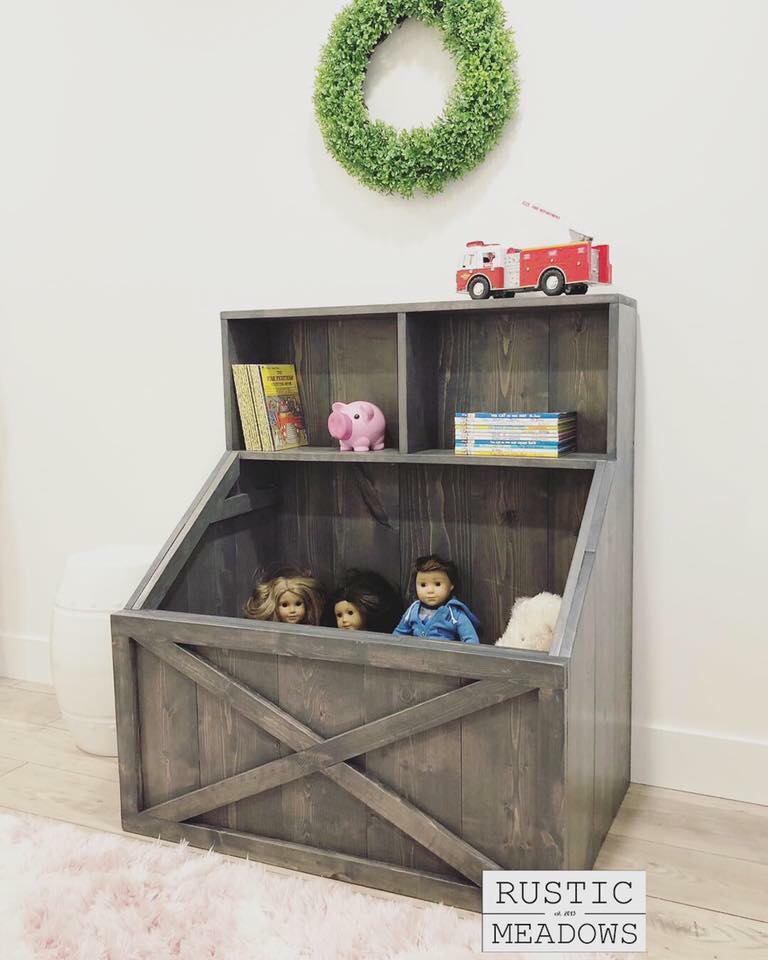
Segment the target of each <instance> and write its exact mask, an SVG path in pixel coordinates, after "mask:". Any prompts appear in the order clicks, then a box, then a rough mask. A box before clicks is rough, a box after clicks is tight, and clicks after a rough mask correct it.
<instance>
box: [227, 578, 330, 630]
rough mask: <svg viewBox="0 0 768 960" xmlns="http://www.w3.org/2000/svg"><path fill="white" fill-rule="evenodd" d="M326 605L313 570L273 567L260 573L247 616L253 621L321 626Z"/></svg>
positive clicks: (247, 608) (320, 586)
mask: <svg viewBox="0 0 768 960" xmlns="http://www.w3.org/2000/svg"><path fill="white" fill-rule="evenodd" d="M324 606H325V590H324V588H323V585H322V583H321V582H320V581H319V580H318V579H317V577H316V576H314V574H313V573H312V572H311V571H310V570H305V569H302V568H300V567H287V566H282V567H271V568H268V569H267V570H264V571H261V572H260V574H259V575H258V576H257V579H256V584H255V586H254V588H253V593H252V594H251V596H250V597H249V598H248V602H247V603H246V605H245V615H246V617H248V618H249V619H250V620H272V621H277V622H279V623H303V624H310V625H312V626H318V625H319V624H320V622H321V620H322V616H323V607H324Z"/></svg>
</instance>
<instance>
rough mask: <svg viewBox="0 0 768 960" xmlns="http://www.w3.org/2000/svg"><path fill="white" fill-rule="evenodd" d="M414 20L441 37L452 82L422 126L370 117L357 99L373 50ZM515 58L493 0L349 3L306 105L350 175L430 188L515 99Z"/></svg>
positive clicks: (476, 155)
mask: <svg viewBox="0 0 768 960" xmlns="http://www.w3.org/2000/svg"><path fill="white" fill-rule="evenodd" d="M409 17H414V18H416V19H418V20H421V21H422V22H424V23H426V24H428V25H429V26H432V27H436V28H437V29H438V30H439V31H440V32H441V34H442V37H443V43H444V45H445V48H446V49H447V50H448V52H449V53H450V54H452V56H453V57H454V59H455V61H456V72H457V80H456V83H455V85H454V87H453V89H452V91H451V93H450V95H449V97H448V100H447V101H446V104H445V107H444V109H443V112H442V114H441V115H440V117H438V119H437V120H436V121H435V123H434V124H433V125H432V126H431V127H428V128H426V129H425V128H424V127H414V128H413V129H411V130H397V129H395V127H393V126H391V125H390V124H388V123H385V122H383V121H381V120H376V121H373V120H371V118H370V116H369V115H368V108H367V106H366V104H365V99H364V96H363V84H364V82H365V74H366V71H367V69H368V62H369V61H370V58H371V54H372V53H373V51H374V49H375V47H376V46H377V44H378V43H380V42H381V41H382V40H383V39H385V38H386V37H387V36H389V34H390V33H392V31H393V30H394V29H395V27H396V26H398V25H399V24H400V23H402V21H403V20H406V19H408V18H409ZM516 58H517V54H516V51H515V46H514V43H513V41H512V36H511V33H510V31H509V30H508V29H507V28H506V23H505V17H504V8H503V7H502V5H501V3H500V2H499V0H353V2H352V3H350V4H349V6H347V7H345V8H344V10H342V11H341V13H340V14H339V15H338V17H337V18H336V20H335V21H334V23H333V26H332V27H331V33H330V36H329V38H328V41H327V43H326V44H325V46H324V47H323V51H322V53H321V56H320V63H319V65H318V68H317V79H316V82H315V97H314V100H315V111H316V114H317V119H318V122H319V124H320V129H321V131H322V134H323V138H324V140H325V144H326V147H327V148H328V151H329V152H330V153H331V154H332V156H334V157H335V158H336V160H338V162H339V163H340V164H341V165H342V166H343V167H344V169H345V170H347V171H348V172H349V173H351V174H352V176H354V177H357V179H358V180H360V181H361V182H362V183H364V184H365V185H366V186H368V187H371V188H372V189H374V190H379V191H381V192H382V193H398V194H401V195H402V196H404V197H410V196H412V195H413V192H414V190H416V189H419V190H423V191H424V193H426V194H435V193H439V192H440V191H441V190H442V189H443V187H444V186H445V185H446V183H448V182H449V181H450V180H455V179H457V178H458V177H462V176H464V174H465V173H468V172H469V171H470V170H472V169H473V168H474V167H476V166H477V165H478V164H479V163H480V162H481V161H482V160H483V159H484V158H485V156H486V154H487V153H488V152H489V150H490V149H491V148H492V147H493V146H494V144H495V143H496V141H497V140H498V139H499V137H500V135H501V131H502V130H503V128H504V124H505V123H506V122H507V120H508V119H509V118H510V116H511V115H512V113H513V111H514V109H515V106H516V104H517V78H516V75H515V72H514V63H515V60H516Z"/></svg>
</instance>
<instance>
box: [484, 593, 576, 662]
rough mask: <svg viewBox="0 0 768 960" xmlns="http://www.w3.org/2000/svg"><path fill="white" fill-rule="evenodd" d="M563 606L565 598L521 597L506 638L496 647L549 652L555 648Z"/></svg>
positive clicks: (542, 594) (545, 595) (556, 596)
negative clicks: (553, 640)
mask: <svg viewBox="0 0 768 960" xmlns="http://www.w3.org/2000/svg"><path fill="white" fill-rule="evenodd" d="M561 602H562V598H561V597H559V596H558V595H557V594H556V593H537V594H536V596H535V597H518V598H517V600H515V605H514V606H513V607H512V616H511V617H510V618H509V623H508V624H507V629H506V630H505V631H504V636H503V637H501V638H500V639H499V640H497V641H496V646H497V647H517V648H519V649H521V650H544V651H548V650H549V648H550V647H551V646H552V638H553V636H554V633H555V624H556V623H557V616H558V614H559V613H560V604H561Z"/></svg>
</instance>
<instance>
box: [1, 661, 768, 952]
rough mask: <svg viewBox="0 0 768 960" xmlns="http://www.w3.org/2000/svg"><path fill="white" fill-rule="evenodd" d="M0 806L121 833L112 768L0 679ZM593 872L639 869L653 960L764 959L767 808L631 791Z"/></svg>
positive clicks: (46, 704) (43, 691)
mask: <svg viewBox="0 0 768 960" xmlns="http://www.w3.org/2000/svg"><path fill="white" fill-rule="evenodd" d="M3 807H5V808H10V809H12V810H20V811H24V812H27V813H33V814H38V815H40V816H45V817H51V818H53V819H57V820H66V821H68V822H70V823H77V824H81V825H83V826H86V827H91V828H95V829H98V830H107V831H112V832H116V833H119V832H120V813H119V802H118V786H117V761H116V760H110V759H105V758H101V757H92V756H89V755H88V754H85V753H82V752H81V751H79V750H78V749H77V748H76V747H75V745H74V742H73V740H72V738H71V736H70V735H69V733H68V731H67V729H66V727H65V725H64V723H63V722H62V720H61V719H60V715H59V710H58V707H57V705H56V700H55V698H54V696H53V692H52V690H51V688H50V687H44V686H41V685H40V684H32V683H24V682H20V681H15V680H4V679H2V678H0V809H1V808H3ZM597 867H598V868H602V869H611V868H615V869H621V868H625V869H632V870H646V871H647V875H648V932H647V941H648V953H647V956H648V957H649V958H651V960H656V958H661V957H665V958H671V960H738V958H748V957H749V958H754V960H763V958H768V807H762V806H756V805H754V804H748V803H736V802H734V801H732V800H718V799H716V798H713V797H702V796H698V795H695V794H687V793H677V792H675V791H672V790H660V789H657V788H655V787H644V786H640V785H639V784H633V785H632V787H631V788H630V791H629V793H628V795H627V798H626V800H625V801H624V804H623V806H622V808H621V810H620V811H619V815H618V817H617V819H616V822H615V823H614V825H613V828H612V830H611V832H610V834H609V836H608V839H607V840H606V842H605V845H604V846H603V849H602V851H601V853H600V858H599V860H598V862H597ZM488 956H492V954H488ZM496 956H499V954H496Z"/></svg>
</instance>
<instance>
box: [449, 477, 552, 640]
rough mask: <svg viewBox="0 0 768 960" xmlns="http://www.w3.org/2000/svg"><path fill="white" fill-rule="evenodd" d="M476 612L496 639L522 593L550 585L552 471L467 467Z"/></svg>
mask: <svg viewBox="0 0 768 960" xmlns="http://www.w3.org/2000/svg"><path fill="white" fill-rule="evenodd" d="M467 472H468V475H469V478H470V485H471V514H470V518H471V522H470V539H471V550H472V561H471V574H472V600H473V603H474V607H473V611H474V613H475V614H476V615H477V616H479V617H480V618H481V620H482V624H483V634H482V639H483V641H484V642H485V643H495V642H496V640H498V638H499V637H500V636H501V634H502V633H503V632H504V629H505V627H506V625H507V623H508V621H509V615H510V612H511V610H512V604H513V602H514V600H515V599H516V598H517V597H522V596H533V595H534V594H537V593H540V592H541V591H542V590H544V589H546V586H547V582H548V576H547V568H548V550H549V544H548V537H547V523H548V510H549V500H548V481H547V474H548V473H549V472H550V471H546V472H545V471H542V470H534V471H531V470H524V469H521V470H516V469H511V470H510V469H509V468H508V467H487V468H485V469H484V470H474V471H473V470H469V471H467Z"/></svg>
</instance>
